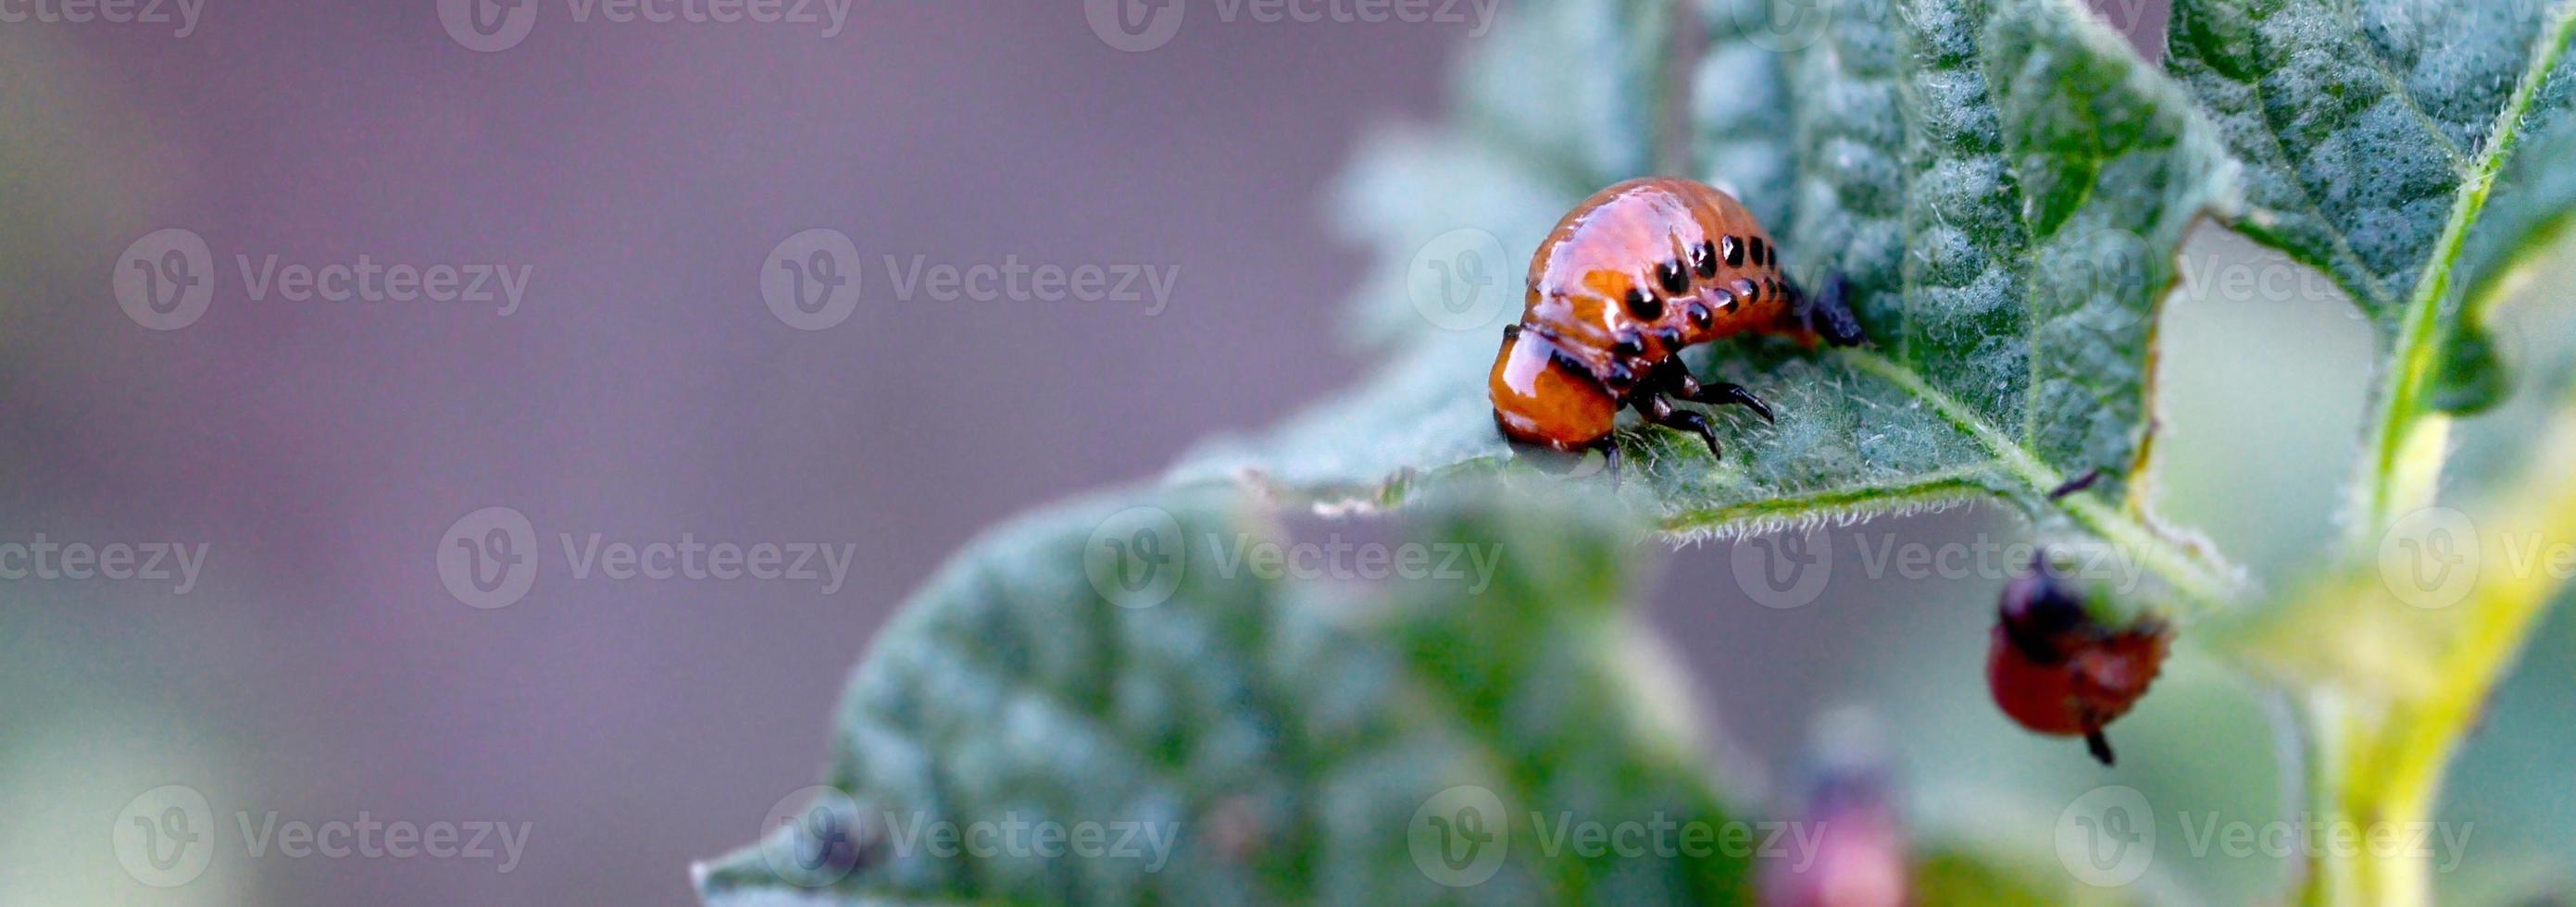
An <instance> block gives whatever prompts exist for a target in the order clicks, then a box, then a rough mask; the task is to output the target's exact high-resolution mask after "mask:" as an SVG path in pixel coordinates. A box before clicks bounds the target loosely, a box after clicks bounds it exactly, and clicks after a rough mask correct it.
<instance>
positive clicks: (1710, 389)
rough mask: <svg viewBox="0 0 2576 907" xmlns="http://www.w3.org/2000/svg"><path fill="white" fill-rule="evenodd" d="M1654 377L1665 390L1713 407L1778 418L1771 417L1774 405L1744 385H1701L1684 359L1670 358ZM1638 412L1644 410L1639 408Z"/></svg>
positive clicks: (1722, 383)
mask: <svg viewBox="0 0 2576 907" xmlns="http://www.w3.org/2000/svg"><path fill="white" fill-rule="evenodd" d="M1655 378H1656V380H1658V381H1660V382H1662V385H1663V387H1664V389H1665V390H1666V391H1668V392H1670V393H1671V394H1672V395H1673V396H1675V397H1679V398H1681V399H1684V400H1688V401H1690V402H1692V403H1706V404H1708V405H1710V406H1716V405H1719V404H1734V405H1737V406H1742V407H1745V408H1747V409H1751V410H1753V414H1754V415H1757V416H1761V417H1762V421H1764V422H1774V421H1777V420H1774V419H1772V418H1771V404H1768V403H1764V402H1762V398H1760V397H1756V396H1754V395H1753V392H1752V391H1749V390H1745V389H1744V385H1741V384H1730V383H1727V382H1724V381H1719V382H1715V383H1711V384H1701V383H1699V379H1697V378H1693V377H1691V373H1690V370H1689V369H1686V368H1683V367H1682V361H1681V360H1680V359H1679V358H1674V359H1670V360H1667V361H1666V363H1665V365H1664V367H1663V368H1661V369H1658V370H1657V373H1656V375H1655ZM1638 412H1641V413H1642V412H1645V411H1644V410H1638Z"/></svg>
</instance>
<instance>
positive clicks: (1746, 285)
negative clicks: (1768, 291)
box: [1727, 277, 1762, 305]
mask: <svg viewBox="0 0 2576 907" xmlns="http://www.w3.org/2000/svg"><path fill="white" fill-rule="evenodd" d="M1727 289H1730V290H1734V291H1735V295H1736V296H1738V297H1741V298H1742V299H1743V300H1744V304H1746V305H1754V304H1757V303H1760V302H1761V301H1762V285H1761V284H1758V283H1754V282H1753V281H1752V280H1751V279H1749V278H1743V277H1738V278H1736V279H1735V283H1733V284H1730V285H1728V287H1727Z"/></svg>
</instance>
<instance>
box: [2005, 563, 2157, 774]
mask: <svg viewBox="0 0 2576 907" xmlns="http://www.w3.org/2000/svg"><path fill="white" fill-rule="evenodd" d="M1996 610H1997V614H1996V620H1995V628H1994V631H1993V633H1992V634H1991V638H1990V640H1989V641H1988V644H1987V650H1986V686H1987V691H1988V692H1989V693H1991V694H1993V696H1994V699H1995V705H1996V707H1998V708H2001V709H2002V710H2003V712H2004V714H2005V715H2007V716H2010V717H2011V718H2012V719H2013V721H2014V722H2015V723H2017V724H2020V725H2021V726H2022V727H2024V728H2028V729H2029V730H2031V731H2034V732H2037V733H2041V734H2052V735H2059V736H2077V735H2081V736H2083V737H2084V738H2085V743H2086V744H2087V745H2088V746H2089V747H2090V749H2091V750H2092V752H2093V756H2094V758H2096V759H2100V760H2102V763H2103V764H2105V765H2108V764H2110V763H2111V761H2112V756H2111V744H2110V741H2109V740H2107V739H2105V738H2104V737H2103V736H2102V729H2103V728H2104V727H2105V726H2107V725H2109V724H2110V723H2111V722H2112V721H2113V720H2114V719H2117V718H2119V717H2120V716H2122V715H2125V714H2128V712H2129V708H2130V707H2131V706H2134V705H2136V704H2137V702H2138V698H2139V697H2142V696H2145V695H2146V694H2147V688H2148V687H2150V686H2153V685H2154V684H2155V682H2156V675H2157V674H2159V673H2161V672H2162V671H2163V670H2164V661H2165V654H2166V652H2167V651H2168V650H2169V649H2170V648H2171V646H2172V643H2173V632H2172V630H2171V629H2170V628H2168V627H2166V626H2165V625H2164V624H2163V622H2161V621H2158V620H2154V619H2152V618H2150V619H2142V620H2140V621H2138V622H2137V623H2136V624H2135V625H2133V626H2129V627H2125V628H2113V627H2106V626H2103V625H2101V624H2099V623H2096V622H2095V621H2094V620H2093V618H2092V617H2091V616H2090V615H2089V614H2088V613H2087V612H2086V610H2085V607H2084V591H2083V589H2082V587H2081V585H2080V584H2078V583H2077V582H2075V581H2074V580H2072V579H2069V578H2067V577H2065V576H2063V575H2060V574H2059V573H2058V572H2057V570H2056V568H2055V567H2054V566H2053V565H2051V564H2050V563H2049V562H2048V561H2047V559H2046V558H2045V557H2044V556H2042V557H2034V558H2033V559H2032V562H2031V567H2030V571H2029V572H2028V573H2025V574H2023V575H2022V576H2020V577H2018V578H2016V579H2014V580H2013V581H2012V582H2011V583H2010V584H2008V585H2006V586H2005V587H2004V593H2003V597H2002V599H2001V601H2000V602H1999V603H1998V605H1997V608H1996Z"/></svg>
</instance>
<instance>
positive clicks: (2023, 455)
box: [1837, 349, 2244, 620]
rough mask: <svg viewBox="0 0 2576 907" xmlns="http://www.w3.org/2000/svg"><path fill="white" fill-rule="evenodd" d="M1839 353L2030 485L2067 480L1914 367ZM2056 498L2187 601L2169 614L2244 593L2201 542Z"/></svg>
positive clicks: (2088, 502)
mask: <svg viewBox="0 0 2576 907" xmlns="http://www.w3.org/2000/svg"><path fill="white" fill-rule="evenodd" d="M1837 354H1838V355H1841V356H1843V357H1845V358H1846V359H1848V360H1850V361H1851V362H1852V364H1854V365H1855V366H1858V367H1859V368H1861V369H1862V370H1864V371H1867V372H1870V373H1872V374H1875V375H1878V376H1879V377H1882V378H1885V379H1887V380H1889V381H1892V382H1895V383H1896V384H1898V385H1900V386H1902V387H1904V388H1905V389H1906V391H1907V392H1909V393H1912V394H1914V395H1915V396H1917V397H1919V398H1921V399H1922V400H1923V401H1924V402H1926V403H1929V404H1931V406H1932V408H1933V410H1934V411H1936V412H1939V413H1940V414H1941V417H1942V418H1943V419H1945V420H1948V421H1949V423H1950V424H1951V425H1952V426H1953V427H1955V428H1957V429H1959V430H1960V431H1963V432H1967V433H1968V434H1969V435H1970V436H1972V437H1974V438H1976V439H1977V442H1978V443H1979V444H1982V445H1984V446H1985V448H1986V449H1987V450H1989V451H1991V452H1993V453H1994V455H1995V461H1996V462H1997V463H1999V464H2001V465H2002V466H2003V468H2004V469H2005V470H2006V471H2008V472H2010V473H2011V474H2012V476H2013V477H2014V478H2016V479H2018V480H2020V481H2021V482H2022V483H2024V484H2026V485H2028V486H2029V487H2031V488H2033V489H2036V490H2040V491H2045V490H2047V489H2051V488H2056V487H2058V486H2060V485H2063V484H2065V483H2066V480H2067V478H2068V477H2067V475H2066V474H2065V473H2064V472H2061V471H2059V470H2058V469H2057V468H2056V467H2053V466H2050V465H2048V464H2047V463H2045V462H2042V461H2041V460H2040V458H2039V456H2038V455H2037V454H2034V453H2032V452H2031V450H2030V448H2029V447H2027V446H2025V445H2023V444H2022V443H2021V441H2019V440H2018V439H2015V438H2012V437H2010V436H2007V435H2005V434H2004V433H2002V432H2000V431H1996V430H1995V429H1994V427H1993V426H1991V425H1988V424H1986V421H1985V420H1983V419H1980V418H1978V417H1977V415H1976V414H1975V413H1974V412H1971V411H1970V410H1969V409H1968V408H1967V406H1966V405H1965V404H1962V403H1960V402H1959V401H1958V400H1957V399H1955V398H1953V397H1951V396H1950V395H1949V394H1947V393H1944V392H1942V391H1941V390H1940V389H1939V388H1935V387H1933V386H1931V385H1929V384H1926V383H1924V381H1923V378H1922V376H1920V375H1918V374H1916V373H1915V372H1914V370H1913V369H1910V368H1907V367H1905V366H1903V365H1900V364H1898V363H1897V362H1895V361H1894V360H1891V359H1888V358H1887V357H1885V356H1881V355H1879V354H1877V353H1873V352H1869V351H1866V350H1859V349H1848V350H1841V351H1839V352H1838V353H1837ZM2055 503H2056V506H2057V507H2058V509H2060V510H2063V511H2065V512H2066V515H2067V516H2068V517H2070V518H2072V519H2073V520H2074V521H2075V522H2076V524H2077V525H2080V526H2083V527H2084V528H2085V529H2086V530H2087V531H2089V532H2092V533H2093V534H2094V535H2096V536H2099V537H2101V539H2102V540H2103V541H2105V542H2109V543H2110V544H2111V545H2112V546H2113V548H2114V550H2117V551H2119V552H2121V553H2122V554H2123V555H2124V556H2128V557H2134V558H2136V559H2137V561H2138V563H2139V564H2140V565H2141V566H2143V567H2145V568H2146V569H2147V571H2148V572H2151V573H2154V574H2155V575H2156V576H2157V577H2158V578H2160V579H2162V580H2164V581H2165V583H2166V584H2167V585H2169V586H2171V587H2172V588H2173V590H2174V591H2175V593H2176V594H2178V595H2180V596H2181V597H2182V598H2183V599H2184V600H2185V601H2184V604H2185V605H2187V607H2186V608H2183V609H2178V610H2177V611H2175V612H2173V613H2169V614H2167V615H2166V616H2168V617H2171V618H2175V619H2180V620H2189V619H2191V618H2193V617H2197V616H2200V615H2203V614H2209V613H2214V612H2216V611H2218V610H2220V609H2222V608H2224V607H2225V606H2226V605H2227V604H2228V603H2229V602H2231V601H2234V600H2235V599H2236V598H2237V597H2238V596H2239V595H2240V594H2241V593H2242V592H2243V591H2244V581H2243V580H2242V579H2241V577H2242V576H2243V571H2241V570H2237V569H2235V568H2233V567H2231V566H2229V565H2227V564H2225V563H2223V562H2220V561H2217V560H2215V559H2214V558H2213V557H2212V556H2211V555H2210V554H2209V553H2208V552H2206V551H2204V550H2202V549H2200V548H2197V547H2194V546H2191V545H2187V544H2184V543H2182V542H2179V541H2176V540H2174V539H2171V538H2168V537H2166V536H2165V535H2164V534H2162V533H2160V532H2157V531H2156V530H2155V529H2154V528H2153V527H2151V526H2148V525H2147V524H2145V523H2143V522H2140V521H2139V520H2137V519H2135V518H2133V517H2131V516H2130V515H2128V514H2126V513H2123V512H2121V511H2120V510H2118V509H2116V508H2113V507H2111V506H2109V505H2107V504H2104V503H2102V502H2100V501H2098V500H2095V499H2094V498H2093V497H2092V496H2090V495H2073V496H2070V497H2066V498H2062V499H2060V500H2058V501H2056V502H2055Z"/></svg>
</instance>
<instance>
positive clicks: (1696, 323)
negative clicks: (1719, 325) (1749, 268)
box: [1682, 290, 1724, 331]
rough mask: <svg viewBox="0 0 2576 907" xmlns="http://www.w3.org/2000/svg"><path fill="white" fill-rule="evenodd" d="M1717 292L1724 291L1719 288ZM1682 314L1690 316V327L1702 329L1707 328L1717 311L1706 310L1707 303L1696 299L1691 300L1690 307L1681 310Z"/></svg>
mask: <svg viewBox="0 0 2576 907" xmlns="http://www.w3.org/2000/svg"><path fill="white" fill-rule="evenodd" d="M1719 292H1724V291H1723V290H1721V291H1719ZM1682 314H1685V315H1688V316H1690V323H1691V327H1695V328H1698V329H1700V330H1703V331H1705V330H1708V325H1709V322H1710V321H1711V320H1714V319H1715V318H1716V315H1717V313H1715V312H1711V311H1709V310H1708V303H1705V302H1700V301H1698V300H1692V301H1691V304H1690V308H1688V309H1685V310H1683V312H1682Z"/></svg>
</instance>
